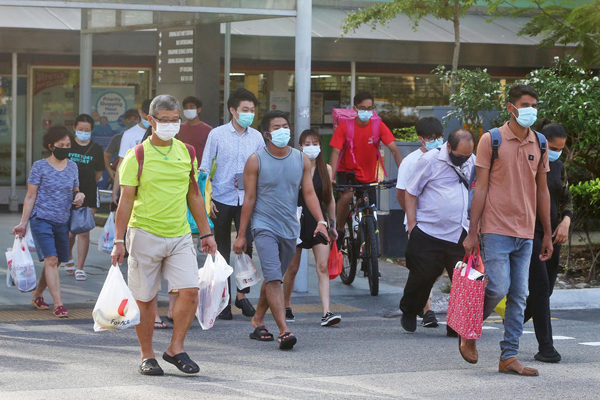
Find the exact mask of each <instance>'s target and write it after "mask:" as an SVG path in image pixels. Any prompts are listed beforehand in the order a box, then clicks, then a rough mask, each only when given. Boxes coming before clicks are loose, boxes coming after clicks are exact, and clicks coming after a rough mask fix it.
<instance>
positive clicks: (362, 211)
mask: <svg viewBox="0 0 600 400" xmlns="http://www.w3.org/2000/svg"><path fill="white" fill-rule="evenodd" d="M336 186H337V190H338V191H343V190H345V189H346V188H354V189H368V188H371V187H376V186H380V187H384V188H386V189H390V188H392V187H395V186H396V179H393V180H389V181H381V182H374V183H365V184H337V185H336ZM341 250H342V254H343V256H344V267H343V269H342V273H341V274H340V279H341V280H342V282H343V283H345V284H346V285H350V284H352V282H354V278H355V277H356V267H357V265H358V260H359V259H360V260H361V270H362V271H364V274H365V277H367V278H368V280H369V290H370V292H371V296H377V295H378V294H379V256H380V255H381V253H380V250H379V226H378V224H377V207H376V206H375V205H374V204H371V201H370V199H369V191H368V190H364V191H363V194H362V196H361V197H359V198H357V200H356V203H355V202H354V196H353V197H352V203H351V204H350V213H349V214H348V218H347V219H346V224H345V227H344V241H343V245H342V249H341Z"/></svg>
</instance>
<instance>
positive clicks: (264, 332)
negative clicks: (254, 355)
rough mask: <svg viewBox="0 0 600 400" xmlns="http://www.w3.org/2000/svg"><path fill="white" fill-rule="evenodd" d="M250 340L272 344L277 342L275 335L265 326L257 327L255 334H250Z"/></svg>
mask: <svg viewBox="0 0 600 400" xmlns="http://www.w3.org/2000/svg"><path fill="white" fill-rule="evenodd" d="M250 339H254V340H258V341H259V342H272V341H274V340H275V339H274V338H273V334H272V333H270V332H269V331H268V329H267V327H266V326H264V325H261V326H257V327H256V328H255V329H254V332H252V333H251V334H250Z"/></svg>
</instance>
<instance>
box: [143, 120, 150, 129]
mask: <svg viewBox="0 0 600 400" xmlns="http://www.w3.org/2000/svg"><path fill="white" fill-rule="evenodd" d="M142 125H144V128H146V129H148V128H150V122H148V120H146V119H143V120H142Z"/></svg>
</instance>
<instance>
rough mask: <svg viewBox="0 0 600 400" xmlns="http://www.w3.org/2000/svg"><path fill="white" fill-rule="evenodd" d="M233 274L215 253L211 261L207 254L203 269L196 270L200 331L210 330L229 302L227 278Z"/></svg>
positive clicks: (197, 315) (223, 260)
mask: <svg viewBox="0 0 600 400" xmlns="http://www.w3.org/2000/svg"><path fill="white" fill-rule="evenodd" d="M232 273H233V268H231V267H230V266H229V265H228V264H227V261H225V259H224V258H223V256H222V255H221V253H219V252H217V253H216V255H215V259H214V261H213V258H212V256H211V255H210V254H209V255H208V256H207V257H206V262H205V263H204V267H203V268H200V269H199V270H198V285H199V290H198V309H197V310H196V318H198V322H200V326H201V327H202V329H204V330H207V329H210V328H212V326H213V325H214V323H215V320H216V319H217V316H218V315H219V314H220V313H221V311H223V309H225V307H227V305H228V304H229V301H230V297H229V284H228V283H227V278H228V277H229V275H231V274H232Z"/></svg>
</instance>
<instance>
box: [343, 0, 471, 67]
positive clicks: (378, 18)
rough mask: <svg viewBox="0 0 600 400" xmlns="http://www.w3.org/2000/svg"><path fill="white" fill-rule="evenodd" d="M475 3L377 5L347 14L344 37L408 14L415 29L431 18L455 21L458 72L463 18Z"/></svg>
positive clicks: (420, 0)
mask: <svg viewBox="0 0 600 400" xmlns="http://www.w3.org/2000/svg"><path fill="white" fill-rule="evenodd" d="M474 3H475V1H474V0H394V1H391V2H387V3H377V4H373V5H372V6H369V7H366V8H360V9H358V10H355V11H351V12H350V13H348V16H347V17H346V18H345V19H344V20H343V21H342V30H343V33H342V36H345V35H347V34H348V33H349V32H355V31H356V29H358V28H359V27H360V26H362V25H364V24H368V25H371V26H372V27H373V29H375V27H376V26H377V25H387V24H388V23H389V22H390V21H391V20H392V19H394V18H395V17H396V15H398V14H405V15H407V16H408V17H409V18H410V20H411V22H412V27H413V29H414V30H416V29H417V27H418V26H419V22H420V20H421V19H422V18H424V17H426V16H428V15H431V16H433V17H435V18H438V19H443V20H446V21H452V22H453V24H454V54H453V56H452V70H454V71H456V70H457V69H458V57H459V55H460V18H461V17H463V16H464V15H465V14H466V13H467V11H468V10H469V9H470V8H471V6H472V5H473V4H474Z"/></svg>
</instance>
